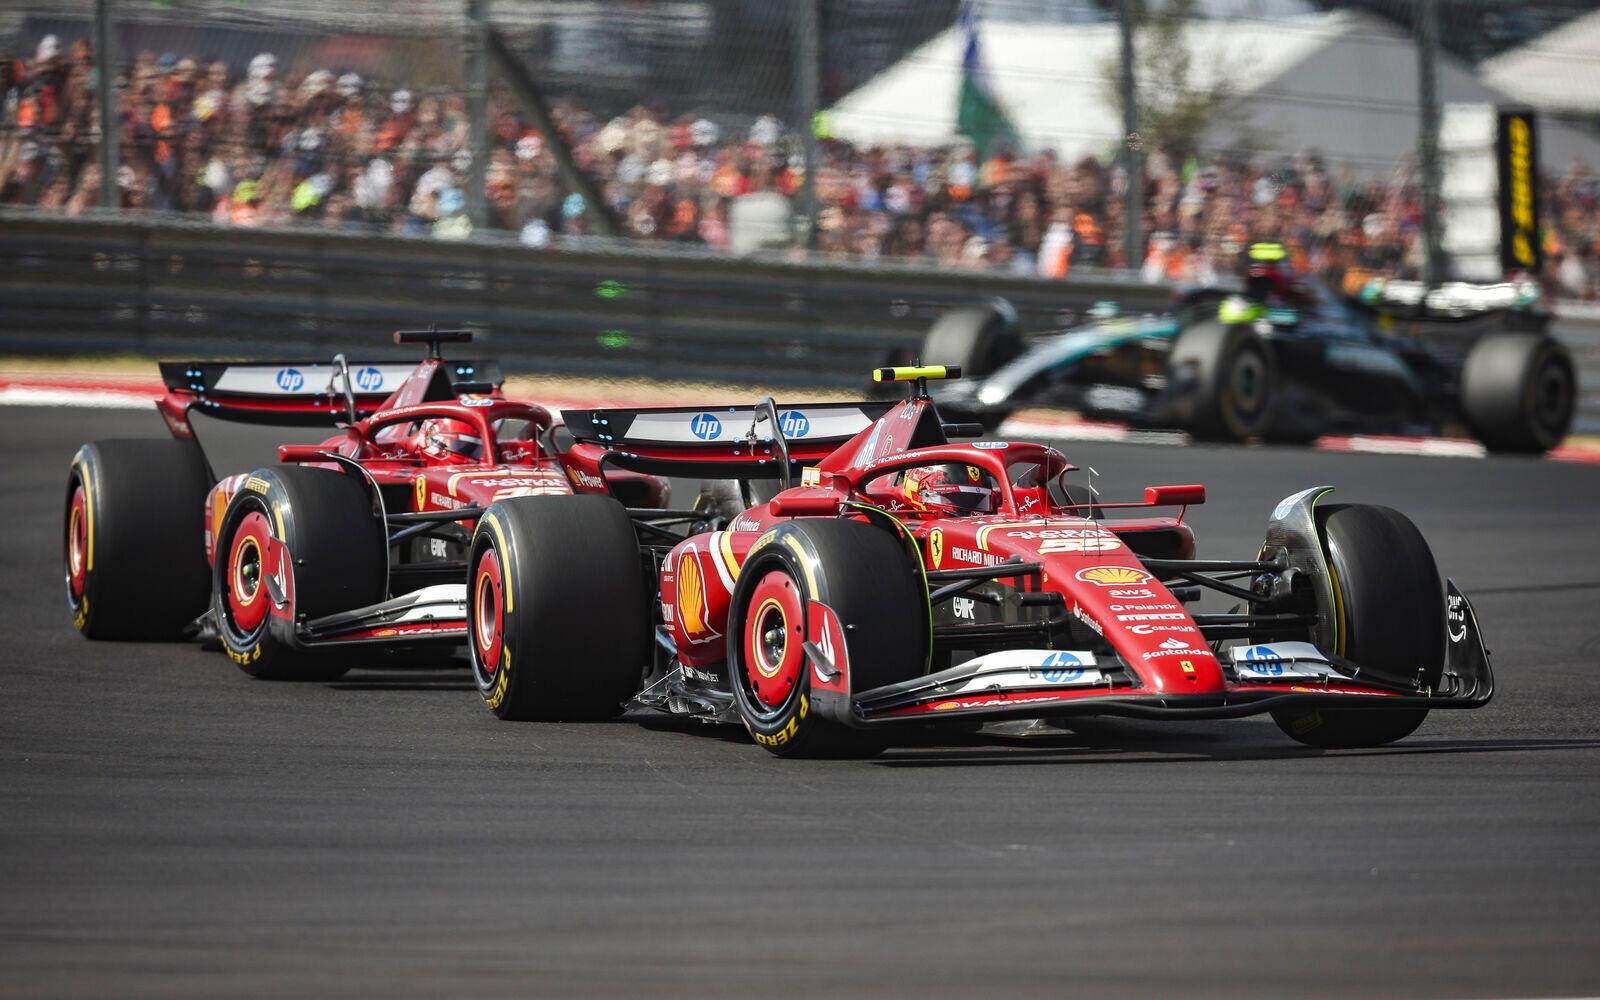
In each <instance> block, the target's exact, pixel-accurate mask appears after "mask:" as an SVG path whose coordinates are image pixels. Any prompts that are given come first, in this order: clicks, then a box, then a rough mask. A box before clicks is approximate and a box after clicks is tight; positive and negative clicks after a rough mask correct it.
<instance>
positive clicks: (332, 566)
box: [64, 330, 669, 679]
mask: <svg viewBox="0 0 1600 1000" xmlns="http://www.w3.org/2000/svg"><path fill="white" fill-rule="evenodd" d="M470 339H471V334H470V333H468V332H466V331H433V330H428V331H402V332H400V333H397V334H396V335H395V340H396V342H397V343H420V344H426V345H427V352H428V353H427V358H426V359H425V360H424V361H423V362H422V363H421V364H419V365H415V366H412V365H393V364H354V365H352V364H347V363H346V362H345V361H344V359H343V356H342V355H341V356H339V357H337V358H335V359H334V362H333V364H331V365H329V364H318V363H309V362H308V363H300V362H274V363H232V362H224V363H193V364H184V363H164V364H162V366H161V373H162V377H163V379H164V381H165V382H166V385H167V392H166V395H165V396H163V397H162V398H161V399H160V400H158V401H157V404H156V405H157V408H158V409H159V411H160V413H161V416H162V417H163V418H164V419H165V421H166V423H167V426H168V428H169V429H170V430H171V432H172V440H110V441H96V442H92V443H90V444H86V445H84V446H83V447H82V448H81V449H79V451H78V453H77V455H76V456H75V457H74V458H73V460H72V470H71V474H70V476H69V478H68V482H67V493H66V519H65V523H66V543H65V546H64V563H65V576H66V584H67V599H68V604H69V607H70V610H71V612H72V614H73V621H74V623H75V624H76V625H77V627H78V629H79V630H80V631H81V632H83V634H84V635H86V636H89V637H90V638H95V639H133V638H178V637H180V636H182V635H185V634H187V635H189V636H191V637H196V636H199V637H203V638H207V639H214V640H216V641H219V642H220V644H221V646H222V648H223V650H224V651H225V652H226V653H227V654H228V655H229V656H230V657H231V658H232V659H233V660H234V662H236V663H238V664H239V666H240V667H241V668H243V669H244V671H245V672H246V673H249V674H252V675H254V676H257V677H264V678H281V679H316V678H329V677H334V676H337V675H339V674H341V673H343V672H344V671H345V670H347V669H349V668H350V667H352V666H356V665H375V664H376V665H381V664H382V663H384V662H385V661H386V660H388V659H389V658H390V657H391V655H392V654H393V653H394V652H395V651H397V650H398V651H406V652H420V653H423V654H424V655H426V654H427V653H428V652H429V651H430V650H432V651H433V652H434V653H435V654H441V655H442V657H444V658H447V657H448V656H449V653H450V648H449V647H451V646H458V645H460V644H461V642H462V641H463V640H464V639H465V638H466V629H467V624H466V617H467V616H466V591H467V588H466V564H465V561H464V560H465V554H466V549H467V543H468V542H469V541H470V539H471V529H472V527H473V525H474V523H475V521H476V520H477V515H478V513H479V512H481V511H482V510H483V508H485V507H487V506H489V505H491V504H493V503H495V502H497V501H504V500H506V499H507V498H510V497H529V496H537V497H557V496H559V497H569V498H570V497H571V496H573V495H575V494H594V495H598V496H601V497H606V498H608V502H609V503H611V504H613V506H615V507H616V509H617V510H618V511H619V512H620V511H623V510H624V509H625V508H626V507H632V508H659V507H661V506H662V504H663V503H665V501H666V500H667V497H668V490H669V487H668V484H667V482H666V481H665V480H663V479H660V478H657V477H655V476H650V475H644V474H640V473H635V472H630V471H627V470H623V469H614V470H610V471H607V472H606V473H604V474H602V472H601V469H600V459H601V458H602V457H604V455H605V449H604V448H603V447H601V446H598V445H595V444H576V445H573V446H571V447H568V448H560V447H558V446H557V443H556V440H555V437H554V435H553V434H552V423H553V422H552V418H551V415H550V413H549V412H548V411H547V410H545V409H544V408H543V407H540V406H535V405H532V404H530V403H525V402H517V401H514V400H510V399H507V398H505V396H504V395H503V393H502V392H501V389H500V383H501V376H500V372H499V366H498V365H496V364H495V363H494V362H492V361H447V360H444V359H443V358H442V357H441V356H440V347H439V345H440V344H441V343H460V342H466V341H469V340H470ZM196 413H202V414H207V415H210V416H213V417H219V418H221V419H224V420H236V421H245V422H250V423H266V424H277V425H291V426H292V425H306V426H313V427H314V426H319V425H321V426H328V427H334V426H337V427H338V433H337V434H335V435H334V436H333V437H331V438H329V439H328V440H327V441H325V442H323V443H322V444H319V445H284V446H282V447H280V448H279V449H278V458H279V461H280V462H281V463H284V464H280V465H276V466H272V467H269V468H263V469H256V470H255V471H253V472H248V473H243V474H240V475H234V476H228V477H226V478H223V479H221V480H220V481H219V480H218V478H217V476H216V475H214V474H213V473H212V471H211V466H210V463H209V462H208V460H207V458H206V455H205V453H204V452H203V450H202V449H201V447H200V443H199V441H198V439H197V437H196V435H195V429H194V427H193V426H192V424H191V419H190V418H191V415H193V414H196ZM623 516H624V518H625V517H626V515H625V514H624V515H623Z"/></svg>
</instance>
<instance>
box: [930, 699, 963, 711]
mask: <svg viewBox="0 0 1600 1000" xmlns="http://www.w3.org/2000/svg"><path fill="white" fill-rule="evenodd" d="M960 707H961V703H960V702H959V701H941V702H939V704H937V705H935V706H933V711H935V712H948V711H950V710H951V709H952V708H960Z"/></svg>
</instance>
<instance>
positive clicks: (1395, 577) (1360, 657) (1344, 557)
mask: <svg viewBox="0 0 1600 1000" xmlns="http://www.w3.org/2000/svg"><path fill="white" fill-rule="evenodd" d="M1317 526H1318V529H1319V531H1320V532H1321V534H1322V543H1323V547H1324V550H1325V551H1326V553H1327V558H1328V576H1329V581H1328V582H1329V584H1330V585H1331V589H1332V591H1333V594H1334V613H1335V632H1334V652H1335V653H1337V654H1338V655H1340V656H1343V657H1346V658H1348V659H1350V660H1352V661H1353V662H1355V663H1357V664H1360V665H1361V667H1362V668H1363V671H1364V672H1365V673H1368V674H1370V675H1371V676H1373V677H1377V678H1380V679H1382V680H1384V681H1386V682H1388V683H1391V684H1395V685H1405V686H1410V685H1413V684H1414V685H1416V686H1417V687H1418V688H1419V690H1420V689H1432V688H1436V687H1438V685H1439V678H1440V675H1441V674H1442V672H1443V670H1444V658H1445V647H1444V642H1445V631H1444V620H1445V619H1444V590H1443V588H1442V587H1441V586H1440V583H1439V570H1438V568H1437V567H1436V566H1435V564H1434V561H1433V553H1432V551H1430V550H1429V548H1428V543H1427V542H1426V541H1425V540H1424V539H1423V537H1422V533H1421V532H1420V531H1418V530H1417V527H1416V525H1414V524H1412V523H1411V521H1410V519H1409V518H1407V517H1406V516H1405V515H1404V514H1402V513H1400V512H1399V511H1397V510H1393V509H1391V508H1389V507H1375V506H1367V505H1362V504H1350V505H1343V504H1329V505H1328V506H1326V507H1319V508H1318V509H1317ZM1427 715H1428V710H1427V709H1425V708H1401V709H1381V708H1377V709H1327V708H1322V709H1307V708H1292V709H1277V710H1274V711H1273V713H1272V720H1273V721H1274V722H1276V723H1277V724H1278V728H1280V729H1282V730H1283V731H1284V733H1286V734H1287V735H1288V736H1289V737H1290V738H1291V739H1294V740H1297V741H1299V742H1301V743H1304V744H1306V745H1307V746H1314V747H1326V748H1334V747H1373V746H1380V745H1382V744H1385V743H1393V742H1394V741H1395V740H1398V739H1402V738H1404V737H1406V736H1409V735H1411V733H1413V732H1414V731H1416V728H1417V727H1418V726H1420V725H1422V720H1423V719H1425V718H1427Z"/></svg>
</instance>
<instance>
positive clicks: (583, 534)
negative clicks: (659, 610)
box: [467, 496, 651, 721]
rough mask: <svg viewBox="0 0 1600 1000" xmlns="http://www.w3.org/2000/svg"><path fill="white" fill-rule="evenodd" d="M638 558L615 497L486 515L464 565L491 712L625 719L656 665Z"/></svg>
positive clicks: (528, 502) (497, 509) (513, 503)
mask: <svg viewBox="0 0 1600 1000" xmlns="http://www.w3.org/2000/svg"><path fill="white" fill-rule="evenodd" d="M640 559H641V557H640V552H639V541H638V537H637V536H636V534H635V533H634V529H633V522H632V521H630V520H629V518H628V515H627V512H626V511H625V510H623V507H622V505H621V504H620V503H618V502H617V501H615V500H613V499H611V498H610V497H602V496H562V497H517V498H513V499H510V500H503V501H501V502H500V503H497V504H495V505H494V506H492V507H490V508H489V509H488V510H487V511H485V512H484V514H483V517H482V518H480V519H479V521H478V527H477V530H476V531H474V532H473V536H472V549H471V556H470V558H469V560H468V563H467V566H468V576H467V626H468V628H467V631H468V641H467V646H468V649H469V655H470V658H471V661H472V675H473V679H474V680H475V681H476V682H477V685H478V693H479V694H481V695H482V696H483V700H484V703H485V704H487V705H488V706H489V710H490V711H491V712H493V713H494V714H495V715H497V716H499V717H500V718H502V719H537V720H544V721H558V720H574V721H577V720H593V719H610V718H614V717H615V716H617V715H619V714H621V712H622V705H623V702H624V701H626V700H627V699H628V698H629V697H631V696H632V695H633V694H635V693H636V692H637V691H638V685H639V680H640V678H641V677H642V676H643V674H644V668H645V666H646V664H647V663H648V661H649V659H650V641H651V636H650V621H651V616H650V607H649V595H648V594H647V592H646V587H645V580H644V568H643V566H642V564H641V561H640Z"/></svg>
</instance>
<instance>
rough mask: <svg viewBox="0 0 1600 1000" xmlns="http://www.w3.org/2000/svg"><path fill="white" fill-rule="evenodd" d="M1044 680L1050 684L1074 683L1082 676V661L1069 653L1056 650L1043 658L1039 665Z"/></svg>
mask: <svg viewBox="0 0 1600 1000" xmlns="http://www.w3.org/2000/svg"><path fill="white" fill-rule="evenodd" d="M1039 666H1040V667H1041V668H1043V669H1042V671H1041V673H1042V674H1043V675H1044V679H1045V680H1047V681H1049V682H1050V683H1052V684H1062V683H1066V682H1069V681H1075V680H1077V679H1078V678H1079V677H1082V676H1083V661H1082V660H1080V659H1078V658H1077V657H1076V656H1073V655H1072V654H1071V653H1068V652H1065V651H1061V650H1058V651H1056V652H1054V653H1051V654H1050V655H1049V656H1047V657H1045V658H1044V662H1043V663H1041V664H1039Z"/></svg>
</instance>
